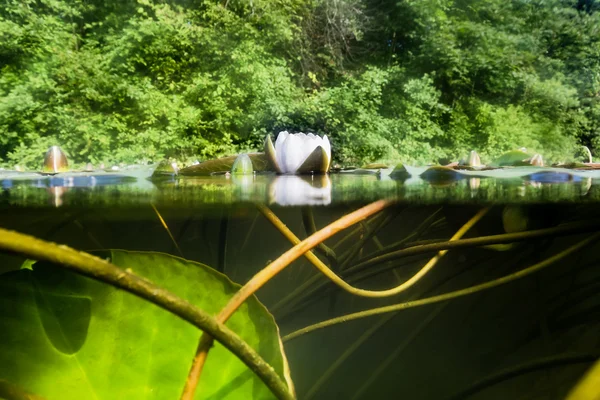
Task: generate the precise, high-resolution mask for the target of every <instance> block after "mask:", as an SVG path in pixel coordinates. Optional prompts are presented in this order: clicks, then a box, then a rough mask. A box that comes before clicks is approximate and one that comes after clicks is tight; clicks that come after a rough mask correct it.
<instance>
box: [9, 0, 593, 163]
mask: <svg viewBox="0 0 600 400" xmlns="http://www.w3.org/2000/svg"><path fill="white" fill-rule="evenodd" d="M575 3H576V2H570V1H562V0H550V1H541V0H540V1H537V0H536V1H530V2H529V1H528V2H522V1H510V2H507V1H503V0H423V1H414V0H403V1H399V2H398V1H396V0H394V1H391V0H383V1H380V0H378V1H374V0H343V1H330V0H314V1H313V0H311V1H308V0H278V1H267V0H254V1H226V2H217V1H201V0H179V1H176V2H171V3H161V2H154V1H151V0H138V1H126V2H113V1H108V2H105V1H103V2H101V1H98V0H94V1H89V2H85V3H84V2H79V1H77V2H65V1H64V0H42V1H38V2H34V1H33V0H27V1H16V0H13V1H9V2H7V4H6V5H5V6H4V7H3V9H2V10H0V163H3V164H5V165H9V166H12V165H14V164H17V163H18V164H20V165H27V166H29V167H34V168H39V164H40V162H41V157H42V155H43V153H44V151H45V150H46V149H47V148H48V147H49V146H50V145H53V144H57V145H60V146H61V147H62V148H63V149H65V151H66V152H67V154H68V155H69V156H70V158H71V160H72V161H73V162H74V163H75V164H77V163H85V162H88V161H90V162H93V163H99V162H105V163H118V162H127V163H132V162H147V161H158V160H160V159H162V158H174V159H177V160H180V161H187V160H194V159H206V158H214V157H218V156H222V155H229V154H234V153H236V152H240V151H255V150H258V149H260V148H261V147H262V142H263V138H264V136H265V135H266V134H267V133H277V131H279V130H283V129H288V130H294V129H297V130H304V131H315V132H319V133H324V134H327V135H328V136H329V137H330V139H331V141H332V143H333V156H334V158H335V161H336V162H338V163H340V162H341V163H345V164H349V163H350V164H356V165H361V164H363V162H364V161H376V160H386V161H391V160H395V161H397V160H402V161H404V162H434V161H437V160H438V159H440V158H443V159H454V160H456V159H459V158H461V157H464V156H465V155H466V154H468V152H469V151H470V150H477V151H478V152H479V153H481V154H482V155H484V156H487V157H494V156H497V155H498V154H500V153H502V152H504V151H506V150H510V149H512V148H518V147H527V148H531V149H532V150H535V151H537V152H540V153H542V154H543V155H544V156H545V158H546V159H550V160H555V161H559V160H567V159H570V158H571V157H572V150H573V148H574V146H575V145H576V144H584V145H586V146H588V147H590V148H592V151H593V152H594V154H597V152H598V151H599V150H598V149H600V139H599V138H600V96H599V93H600V75H599V74H598V70H599V69H600V13H599V12H598V10H597V7H588V8H585V7H579V6H578V5H577V4H575Z"/></svg>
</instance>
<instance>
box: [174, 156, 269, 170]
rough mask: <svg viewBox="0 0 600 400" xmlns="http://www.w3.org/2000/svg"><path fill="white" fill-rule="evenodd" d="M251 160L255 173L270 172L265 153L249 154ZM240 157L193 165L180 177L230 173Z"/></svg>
mask: <svg viewBox="0 0 600 400" xmlns="http://www.w3.org/2000/svg"><path fill="white" fill-rule="evenodd" d="M248 156H249V157H250V160H251V161H252V167H253V168H254V171H258V172H260V171H268V170H269V168H270V167H269V163H268V161H267V158H266V157H265V153H248ZM237 157H238V156H230V157H223V158H217V159H215V160H209V161H204V162H202V163H200V164H196V165H192V166H189V167H187V168H183V169H182V170H180V171H179V174H180V175H210V174H213V173H216V172H229V171H231V167H233V163H234V162H235V160H236V159H237Z"/></svg>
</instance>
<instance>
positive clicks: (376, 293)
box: [261, 206, 489, 298]
mask: <svg viewBox="0 0 600 400" xmlns="http://www.w3.org/2000/svg"><path fill="white" fill-rule="evenodd" d="M261 207H264V206H261ZM265 208H266V207H265ZM267 210H268V209H267ZM488 211H489V207H488V208H484V209H482V210H480V211H479V212H478V213H477V214H475V216H473V218H471V219H470V220H469V221H467V223H465V224H464V225H463V226H462V227H461V228H460V229H459V230H458V231H457V232H456V233H455V234H454V236H452V238H451V239H450V240H451V241H453V240H458V239H460V238H461V237H462V236H463V235H464V234H465V233H467V231H468V230H469V229H471V227H473V225H475V224H476V223H477V221H479V220H480V219H481V218H482V217H483V216H484V215H485V214H486V213H487V212H488ZM263 213H264V214H265V215H267V214H268V218H269V220H270V221H272V222H273V224H275V226H277V228H278V229H279V230H280V231H281V232H282V233H283V234H284V235H285V237H287V238H288V239H289V240H290V241H291V242H292V243H299V242H300V239H298V238H297V237H296V236H295V235H294V233H293V232H292V231H290V230H289V229H288V227H287V226H285V224H283V222H281V220H279V219H278V218H277V216H275V214H273V213H272V212H270V210H269V211H263ZM447 252H448V250H442V251H440V252H439V253H438V254H437V255H436V256H434V257H433V258H432V259H431V260H429V262H428V263H427V264H425V266H423V267H422V268H421V269H420V270H419V272H417V273H416V274H415V275H413V276H412V277H411V278H410V279H408V280H407V281H405V282H403V283H401V284H400V285H398V286H396V287H393V288H391V289H387V290H366V289H359V288H356V287H354V286H352V285H350V284H348V283H347V282H346V281H344V280H343V279H342V278H340V277H339V275H337V274H336V273H335V272H333V271H332V270H331V269H330V268H328V267H327V266H326V265H325V264H323V262H321V261H320V260H319V259H318V258H317V257H316V256H314V255H312V257H311V258H309V260H311V262H312V263H313V265H314V266H315V267H317V269H318V270H319V271H320V272H321V273H322V274H323V275H325V277H327V279H329V280H330V281H332V282H333V283H335V284H336V285H338V286H339V287H340V288H341V289H343V290H345V291H346V292H348V293H350V294H353V295H356V296H361V297H371V298H381V297H389V296H394V295H397V294H399V293H401V292H403V291H405V290H406V289H408V288H409V287H411V286H413V285H414V284H415V283H417V282H418V281H419V280H420V279H421V278H422V277H423V276H425V274H427V272H429V271H430V270H431V269H432V268H433V267H434V266H435V264H437V262H438V261H439V260H440V258H442V257H443V256H444V255H445V254H446V253H447ZM307 258H308V253H307ZM313 258H314V259H313ZM267 268H268V267H267ZM303 286H304V285H303ZM294 292H295V291H294Z"/></svg>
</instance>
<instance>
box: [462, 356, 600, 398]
mask: <svg viewBox="0 0 600 400" xmlns="http://www.w3.org/2000/svg"><path fill="white" fill-rule="evenodd" d="M597 359H598V354H560V355H555V356H550V357H544V358H540V359H537V360H533V361H527V362H525V363H523V364H520V365H517V366H514V367H511V368H507V369H504V370H502V371H499V372H496V373H494V374H492V375H490V376H487V377H485V378H483V379H482V380H480V381H477V382H475V383H473V384H472V385H471V386H469V387H468V388H467V389H465V390H463V391H461V392H460V393H458V394H457V395H455V396H452V397H451V399H450V400H463V399H466V398H468V397H470V396H472V395H474V394H476V393H479V392H481V391H482V390H485V389H487V388H489V387H490V386H493V385H496V384H498V383H500V382H503V381H505V380H508V379H511V378H514V377H517V376H519V375H523V374H526V373H529V372H533V371H537V370H541V369H546V368H554V367H561V366H563V365H570V364H581V363H590V362H594V361H596V360H597Z"/></svg>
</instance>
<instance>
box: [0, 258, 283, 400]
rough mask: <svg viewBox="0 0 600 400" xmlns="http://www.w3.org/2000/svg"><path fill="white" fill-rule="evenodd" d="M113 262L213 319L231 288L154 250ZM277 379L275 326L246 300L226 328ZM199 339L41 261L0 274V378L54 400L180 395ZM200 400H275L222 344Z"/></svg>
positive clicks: (144, 305) (177, 323) (140, 304)
mask: <svg viewBox="0 0 600 400" xmlns="http://www.w3.org/2000/svg"><path fill="white" fill-rule="evenodd" d="M109 255H110V257H111V260H112V261H113V263H115V264H116V265H120V266H123V267H127V268H131V269H132V270H133V272H135V273H137V274H139V275H141V276H143V277H145V278H147V279H149V280H151V281H153V282H155V283H157V284H159V285H161V286H163V287H164V288H165V289H167V290H170V291H172V292H173V293H175V294H177V295H179V296H180V297H182V298H185V299H186V300H188V301H190V302H191V303H193V304H195V305H197V306H199V307H201V308H203V309H204V310H206V311H207V312H209V313H217V312H218V311H219V310H220V309H221V308H222V307H223V306H224V305H225V304H226V302H227V301H228V299H229V298H230V297H231V296H232V295H233V294H234V293H235V292H236V291H237V289H238V286H237V285H235V284H234V283H232V282H231V281H229V279H228V278H227V277H225V276H224V275H222V274H219V273H218V272H216V271H214V270H212V269H210V268H208V267H206V266H205V265H202V264H198V263H193V262H189V261H186V260H183V259H180V258H176V257H172V256H169V255H165V254H159V253H144V252H126V251H111V252H110V254H109ZM227 325H228V326H229V327H230V328H231V329H233V330H234V331H235V332H237V333H238V334H239V335H240V337H241V338H242V339H244V340H246V341H247V342H248V344H250V346H252V347H253V348H255V349H256V350H257V351H258V352H259V353H260V354H261V356H262V357H263V358H264V359H265V360H266V361H267V362H269V363H270V364H271V365H272V366H273V368H275V370H276V371H277V372H278V373H279V374H280V375H281V376H282V377H283V357H282V354H281V352H280V348H279V336H278V331H277V327H276V325H275V323H274V320H273V318H272V317H271V315H270V314H269V313H268V312H267V311H266V309H265V308H264V307H263V306H262V305H261V304H260V303H259V302H258V300H256V298H254V297H253V298H251V299H249V301H248V302H246V303H245V304H244V305H243V306H242V308H240V310H239V311H238V312H237V313H236V314H235V315H234V316H233V317H232V318H231V320H230V321H229V322H228V324H227ZM199 334H200V332H199V331H198V330H197V329H196V328H194V327H193V326H191V325H189V324H188V323H187V322H184V321H183V320H181V319H179V318H178V317H175V316H174V315H172V314H170V313H169V312H167V311H164V310H162V309H161V308H159V307H157V306H155V305H153V304H151V303H148V302H146V301H144V300H142V299H139V298H138V297H136V296H133V295H131V294H129V293H127V292H125V291H122V290H118V289H115V288H113V287H112V286H109V285H106V284H103V283H100V282H97V281H94V280H92V279H89V278H86V277H83V276H80V275H77V274H74V273H72V272H70V271H67V270H63V269H61V268H59V267H56V266H53V265H48V264H42V263H38V264H35V265H34V268H33V271H32V270H29V269H22V270H20V271H14V272H10V273H7V274H4V275H1V276H0V380H5V381H7V382H9V383H11V384H13V385H17V386H19V387H22V388H23V390H26V391H28V392H32V393H35V394H37V395H40V396H44V397H46V398H48V399H49V400H52V399H61V400H62V399H65V400H69V399H114V398H127V399H166V398H177V396H179V394H180V392H181V390H182V387H183V384H184V382H185V379H186V376H187V372H188V369H189V366H190V362H191V358H192V355H193V354H194V351H195V348H196V345H197V341H198V338H199ZM202 378H203V379H202V385H201V390H200V393H199V394H198V396H197V398H219V399H255V398H261V399H262V398H271V397H272V395H271V394H270V391H269V390H268V388H267V387H266V386H264V384H263V383H262V382H261V381H260V380H259V379H258V378H257V377H256V376H255V375H254V374H253V373H250V372H249V370H248V368H247V367H246V366H245V365H244V364H243V363H242V362H241V361H239V360H238V359H237V358H236V357H235V356H233V355H232V354H231V353H229V351H228V350H227V349H225V348H224V347H223V346H221V345H220V344H218V343H217V344H216V345H215V347H214V348H213V349H212V350H211V352H210V355H209V357H208V361H207V364H206V366H205V370H204V372H203V376H202Z"/></svg>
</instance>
